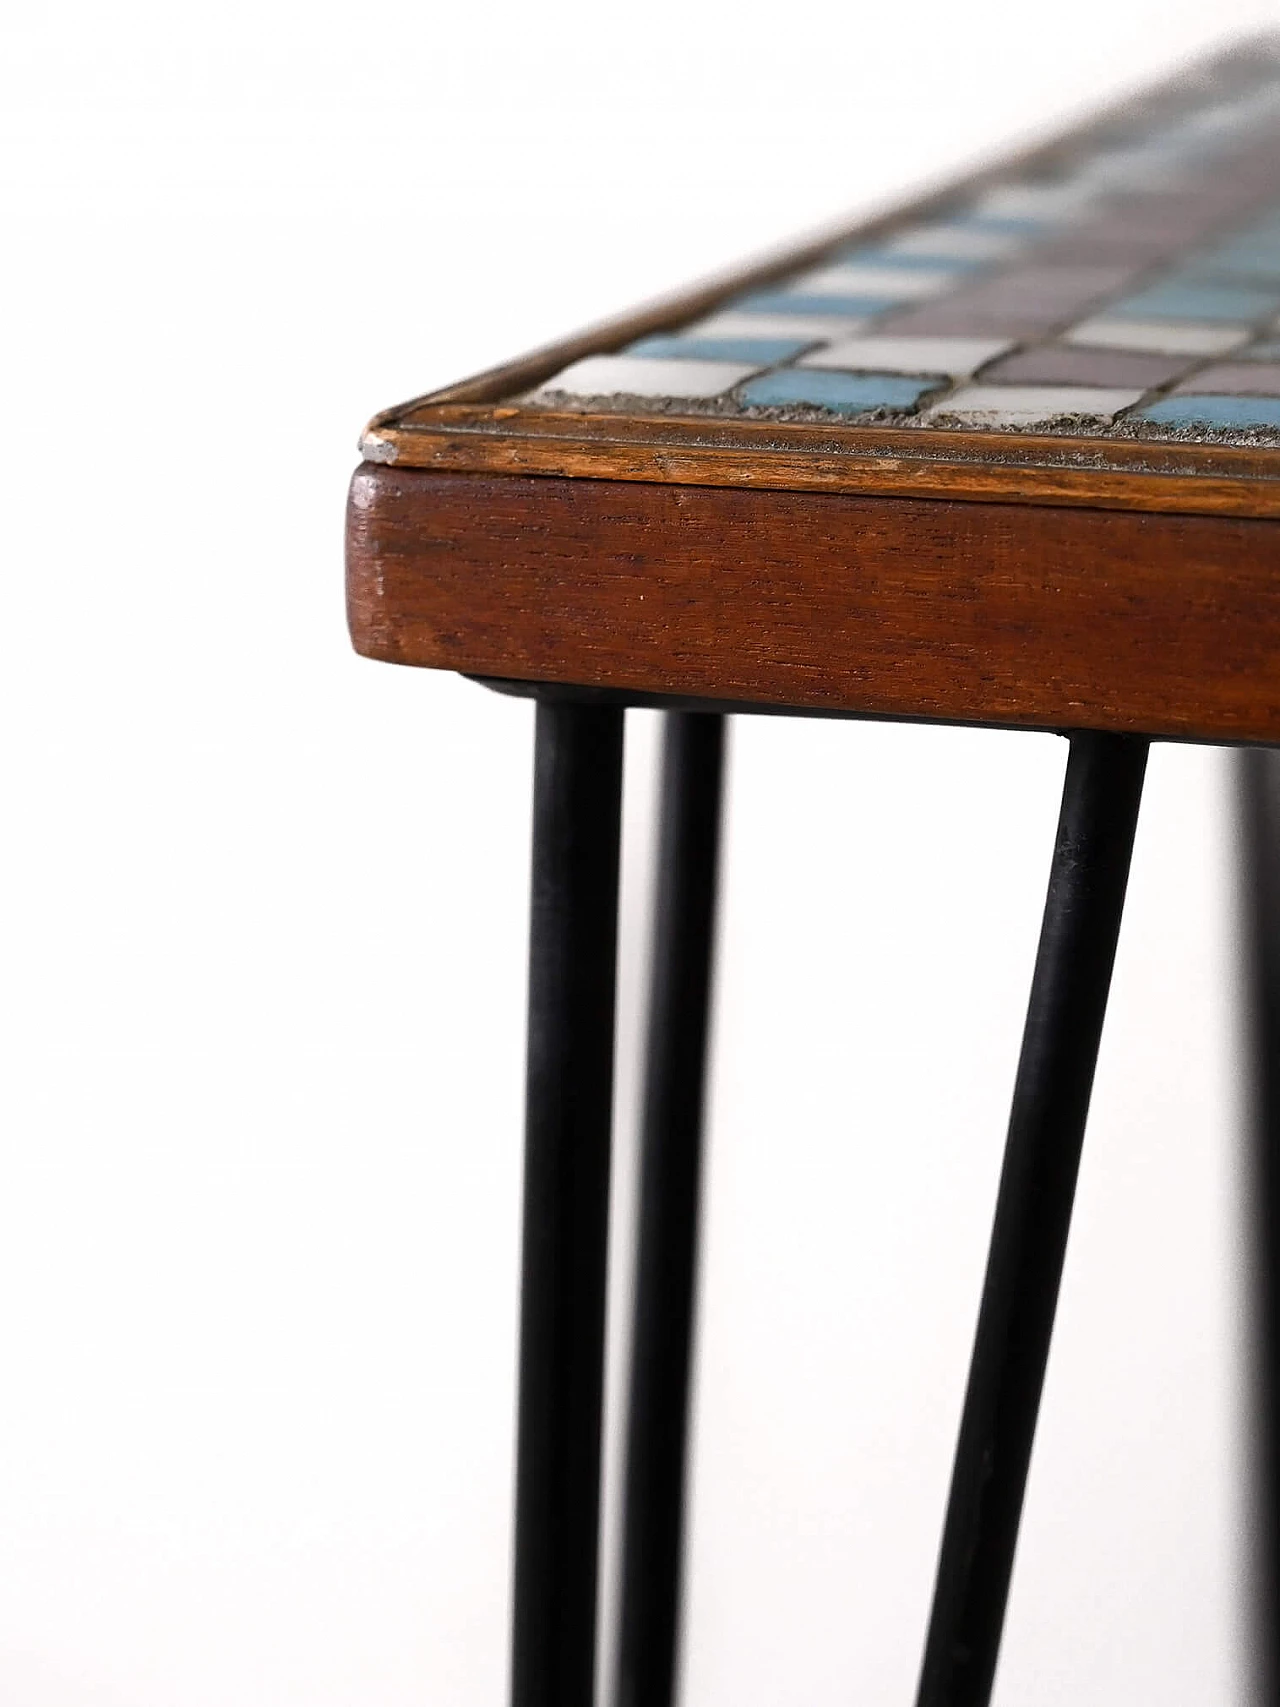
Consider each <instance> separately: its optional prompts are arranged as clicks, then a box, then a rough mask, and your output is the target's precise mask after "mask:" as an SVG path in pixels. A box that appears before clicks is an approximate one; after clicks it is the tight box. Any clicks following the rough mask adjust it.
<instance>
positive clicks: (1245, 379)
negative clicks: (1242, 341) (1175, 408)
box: [1174, 362, 1280, 397]
mask: <svg viewBox="0 0 1280 1707" xmlns="http://www.w3.org/2000/svg"><path fill="white" fill-rule="evenodd" d="M1174 391H1175V392H1194V393H1197V394H1199V395H1202V396H1205V395H1212V396H1214V397H1280V362H1216V363H1215V364H1214V365H1213V366H1212V367H1202V368H1201V369H1200V370H1199V372H1198V373H1193V374H1192V375H1191V376H1190V377H1189V378H1187V379H1184V380H1183V381H1182V384H1181V385H1176V386H1174Z"/></svg>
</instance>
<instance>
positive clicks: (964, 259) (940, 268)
mask: <svg viewBox="0 0 1280 1707" xmlns="http://www.w3.org/2000/svg"><path fill="white" fill-rule="evenodd" d="M837 263H838V264H839V265H840V266H842V267H864V266H865V267H901V268H902V269H903V271H904V272H923V273H961V272H967V273H973V272H979V271H981V269H982V268H983V267H987V266H989V265H990V262H989V261H977V260H974V258H973V257H972V256H971V255H955V256H951V255H948V256H946V257H945V258H941V259H940V258H938V257H936V256H933V255H904V254H902V253H900V251H899V250H897V249H885V248H882V247H881V246H880V245H879V244H877V243H855V244H853V246H852V247H851V248H848V249H839V250H837V251H836V252H835V253H834V254H833V255H832V257H831V264H832V265H833V266H835V265H836V264H837Z"/></svg>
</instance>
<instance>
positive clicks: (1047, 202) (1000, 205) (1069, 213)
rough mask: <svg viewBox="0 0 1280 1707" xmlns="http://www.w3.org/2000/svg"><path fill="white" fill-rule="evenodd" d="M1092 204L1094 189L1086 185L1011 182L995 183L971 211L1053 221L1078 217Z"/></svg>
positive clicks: (997, 215) (997, 216) (995, 215)
mask: <svg viewBox="0 0 1280 1707" xmlns="http://www.w3.org/2000/svg"><path fill="white" fill-rule="evenodd" d="M1094 205H1095V196H1094V192H1093V191H1092V190H1090V189H1089V188H1088V186H1087V185H1082V184H1073V183H1042V184H1035V183H1021V184H1019V183H1014V184H996V185H995V186H994V187H993V188H991V189H989V190H987V191H985V192H984V193H983V194H982V195H981V196H979V197H978V198H977V200H976V201H975V202H974V204H973V211H974V212H975V213H979V214H984V215H987V216H989V217H993V218H996V219H1000V218H1009V217H1013V218H1018V217H1029V218H1032V219H1048V220H1052V219H1071V218H1078V217H1080V216H1081V215H1082V214H1084V213H1086V212H1087V211H1088V210H1089V209H1090V208H1091V207H1093V206H1094Z"/></svg>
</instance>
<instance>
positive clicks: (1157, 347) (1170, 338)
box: [1062, 313, 1249, 356]
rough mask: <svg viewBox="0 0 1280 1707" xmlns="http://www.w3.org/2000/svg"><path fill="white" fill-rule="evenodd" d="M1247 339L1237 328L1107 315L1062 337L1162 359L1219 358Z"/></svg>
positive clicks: (1240, 329)
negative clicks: (1148, 351)
mask: <svg viewBox="0 0 1280 1707" xmlns="http://www.w3.org/2000/svg"><path fill="white" fill-rule="evenodd" d="M1248 336H1249V333H1248V331H1247V330H1246V329H1244V328H1243V327H1239V326H1214V325H1210V324H1205V323H1201V324H1197V323H1196V322H1195V321H1178V320H1113V319H1112V318H1111V316H1110V313H1107V314H1100V315H1098V316H1097V318H1096V319H1093V320H1082V321H1081V322H1080V324H1079V325H1078V326H1072V327H1071V328H1070V330H1069V331H1066V332H1064V333H1063V334H1062V337H1063V340H1064V342H1066V343H1070V344H1088V345H1090V346H1091V347H1092V348H1094V349H1108V350H1150V351H1153V352H1154V353H1156V354H1158V355H1165V356H1221V355H1225V354H1226V353H1227V351H1228V350H1233V349H1235V347H1236V345H1237V344H1243V343H1244V342H1245V341H1246V340H1247V338H1248Z"/></svg>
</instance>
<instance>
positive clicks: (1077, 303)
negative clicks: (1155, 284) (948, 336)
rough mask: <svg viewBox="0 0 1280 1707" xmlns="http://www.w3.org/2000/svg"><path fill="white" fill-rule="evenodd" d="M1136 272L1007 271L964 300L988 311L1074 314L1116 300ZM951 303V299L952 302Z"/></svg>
mask: <svg viewBox="0 0 1280 1707" xmlns="http://www.w3.org/2000/svg"><path fill="white" fill-rule="evenodd" d="M1138 271H1139V269H1138V268H1136V267H1132V266H1102V267H1096V266H1095V267H1078V266H1040V265H1037V264H1029V265H1024V266H1020V267H1008V268H1006V269H1005V270H1004V271H1003V272H1000V273H996V274H994V275H991V276H988V277H987V278H985V279H983V280H981V281H980V282H978V283H976V284H973V285H970V286H969V287H968V288H967V289H965V290H964V291H963V292H956V293H955V296H956V297H958V296H960V295H963V296H964V298H965V300H966V301H967V302H969V303H972V304H973V305H974V306H975V307H977V306H981V307H982V308H984V309H988V310H996V311H1000V310H1004V309H1011V310H1013V311H1014V312H1015V313H1016V312H1019V311H1021V310H1022V309H1023V308H1026V307H1030V308H1032V309H1035V310H1037V311H1038V310H1040V309H1041V308H1044V309H1048V308H1056V309H1059V310H1060V311H1061V312H1063V313H1065V314H1075V313H1077V312H1079V311H1080V310H1082V309H1084V308H1087V307H1088V306H1089V305H1090V304H1091V303H1094V302H1097V301H1098V299H1099V298H1100V297H1104V296H1118V295H1119V294H1120V293H1121V292H1122V291H1124V290H1126V289H1127V288H1129V286H1131V285H1132V283H1133V281H1134V280H1135V278H1136V277H1137V275H1138ZM953 300H954V298H953Z"/></svg>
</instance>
